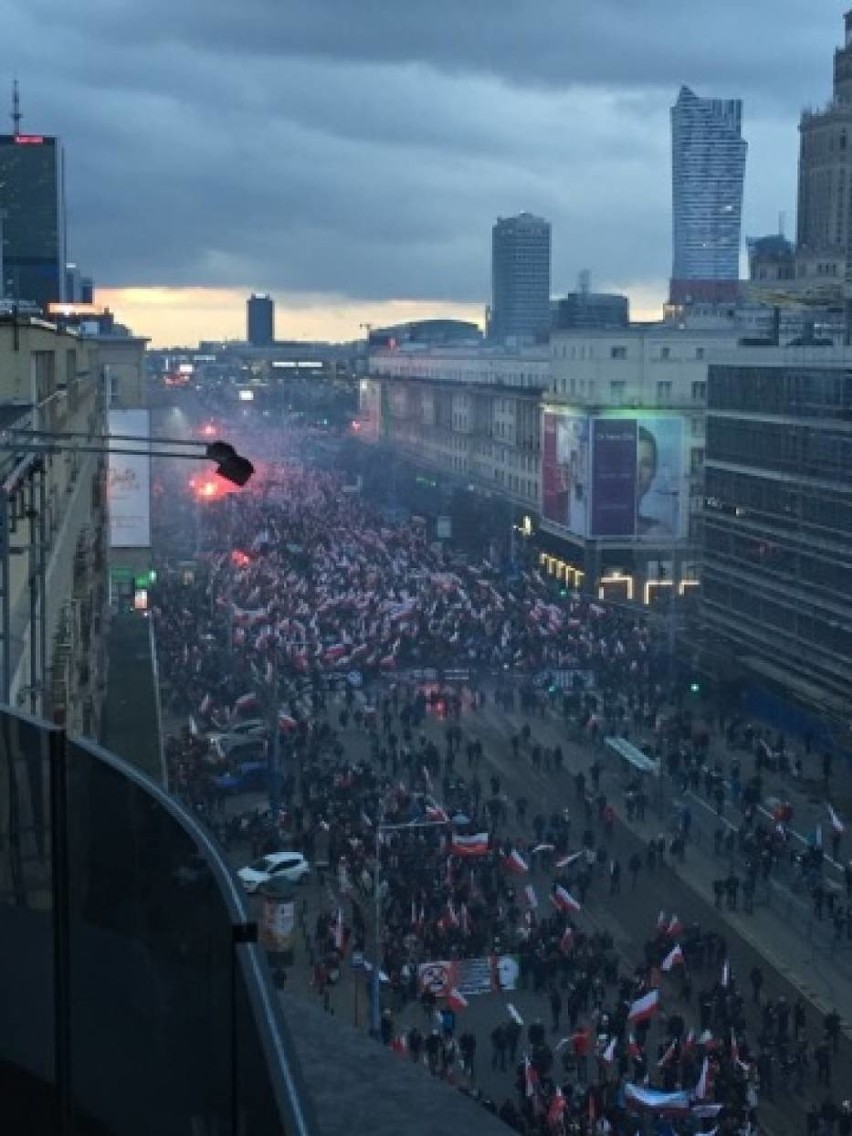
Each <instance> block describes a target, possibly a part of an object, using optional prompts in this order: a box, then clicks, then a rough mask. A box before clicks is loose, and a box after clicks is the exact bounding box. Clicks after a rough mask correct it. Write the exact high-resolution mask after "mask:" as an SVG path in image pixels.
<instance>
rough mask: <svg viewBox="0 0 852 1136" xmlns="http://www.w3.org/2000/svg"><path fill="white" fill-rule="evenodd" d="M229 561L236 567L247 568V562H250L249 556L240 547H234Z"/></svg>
mask: <svg viewBox="0 0 852 1136" xmlns="http://www.w3.org/2000/svg"><path fill="white" fill-rule="evenodd" d="M231 562H232V563H233V564H234V565H235V566H236V567H237V568H248V566H249V564H251V557H250V556H249V555H248V554H247V553H245V552H243V551H242V549H240V548H235V549H234V551H233V552H232V553H231Z"/></svg>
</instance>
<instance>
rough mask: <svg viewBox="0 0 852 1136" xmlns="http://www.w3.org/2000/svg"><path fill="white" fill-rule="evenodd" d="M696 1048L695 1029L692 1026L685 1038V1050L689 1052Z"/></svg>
mask: <svg viewBox="0 0 852 1136" xmlns="http://www.w3.org/2000/svg"><path fill="white" fill-rule="evenodd" d="M694 1048H695V1030H694V1029H692V1027H691V1026H690V1028H689V1031H688V1033H687V1035H686V1037H685V1038H684V1039H683V1052H684V1053H689V1051H690V1050H691V1049H694Z"/></svg>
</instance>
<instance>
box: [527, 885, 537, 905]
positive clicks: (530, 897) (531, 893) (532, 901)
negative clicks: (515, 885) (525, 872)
mask: <svg viewBox="0 0 852 1136" xmlns="http://www.w3.org/2000/svg"><path fill="white" fill-rule="evenodd" d="M524 895H525V896H526V897H527V903H528V904H529V905H530V909H531V910H532V911H535V909H536V908H537V907H538V896H537V895H536V894H535V888H534V887H533V886H532V884H527V886H526V887H525V888H524Z"/></svg>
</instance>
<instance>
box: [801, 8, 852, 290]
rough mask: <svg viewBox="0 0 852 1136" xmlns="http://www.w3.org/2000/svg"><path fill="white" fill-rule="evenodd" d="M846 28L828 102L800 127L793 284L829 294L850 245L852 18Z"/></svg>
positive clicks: (843, 271) (805, 117)
mask: <svg viewBox="0 0 852 1136" xmlns="http://www.w3.org/2000/svg"><path fill="white" fill-rule="evenodd" d="M845 24H846V42H845V44H844V46H843V47H841V48H838V49H837V51H835V53H834V91H833V94H832V98H831V101H830V102H829V104H828V106H826V107H825V108H824V109H822V110H818V111H814V110H806V111H805V112H804V113H803V114H802V118H801V121H800V123H799V135H800V140H799V210H798V223H797V233H796V246H797V247H796V278H797V280H799V281H805V282H809V283H811V284H813V285H817V284H819V285H822V286H824V287H825V288H826V289H827V290H829V291H831V290H839V289H840V288H842V286H843V280H844V276H845V274H846V262H847V249H848V246H849V242H850V240H852V225H850V223H849V212H850V200H852V12H847V13H846V16H845ZM805 287H807V284H805Z"/></svg>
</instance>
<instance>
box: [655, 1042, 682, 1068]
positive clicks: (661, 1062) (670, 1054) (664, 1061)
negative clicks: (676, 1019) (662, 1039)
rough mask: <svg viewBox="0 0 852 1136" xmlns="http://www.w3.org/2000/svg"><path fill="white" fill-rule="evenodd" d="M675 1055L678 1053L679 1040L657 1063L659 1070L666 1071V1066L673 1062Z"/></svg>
mask: <svg viewBox="0 0 852 1136" xmlns="http://www.w3.org/2000/svg"><path fill="white" fill-rule="evenodd" d="M675 1053H677V1040H675V1041H673V1042H672V1043H671V1045H670V1046H669V1047H668V1049H667V1050H666V1051H665V1053H664V1054H663V1055H662V1057H661V1058H660V1060H659V1061H658V1062H657V1068H658V1069H665V1067H666V1065H668V1063H669V1062H670V1061H671V1060H672V1058H673V1057H674V1055H675Z"/></svg>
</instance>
